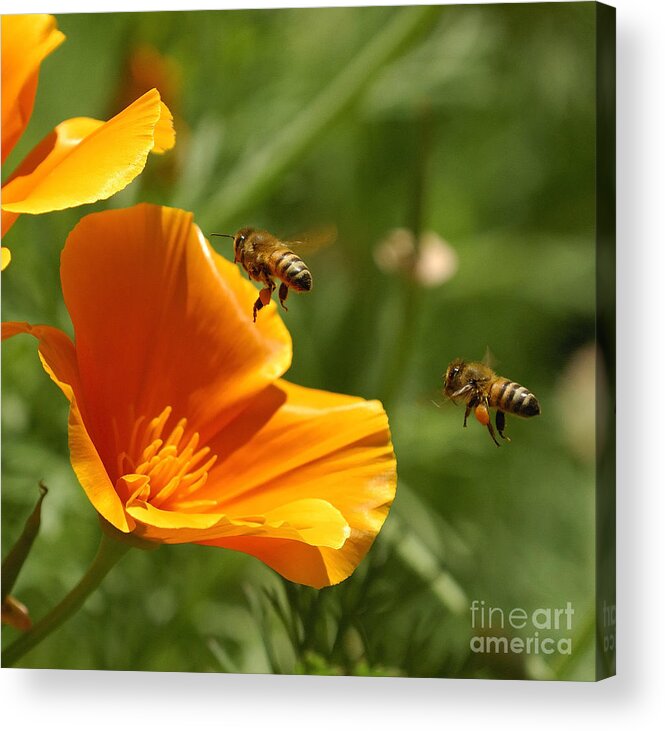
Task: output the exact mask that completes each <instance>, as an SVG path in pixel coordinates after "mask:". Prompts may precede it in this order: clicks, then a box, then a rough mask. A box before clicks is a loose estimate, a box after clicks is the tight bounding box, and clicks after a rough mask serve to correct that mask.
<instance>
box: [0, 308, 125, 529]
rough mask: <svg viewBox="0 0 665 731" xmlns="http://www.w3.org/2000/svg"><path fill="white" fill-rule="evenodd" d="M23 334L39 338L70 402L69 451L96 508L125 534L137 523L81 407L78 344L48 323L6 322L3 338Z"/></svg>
mask: <svg viewBox="0 0 665 731" xmlns="http://www.w3.org/2000/svg"><path fill="white" fill-rule="evenodd" d="M21 333H27V334H30V335H33V336H34V337H36V338H37V340H38V341H39V357H40V360H41V362H42V365H43V366H44V370H45V371H46V372H47V373H48V374H49V376H50V377H51V379H52V380H53V381H54V383H56V385H57V386H59V388H60V389H61V390H62V392H63V393H64V394H65V396H66V397H67V399H68V400H69V402H70V410H69V450H70V459H71V462H72V467H73V468H74V471H75V472H76V476H77V477H78V479H79V482H80V483H81V485H82V486H83V489H84V490H85V492H86V494H87V496H88V499H89V500H90V502H91V503H92V504H93V506H94V507H95V509H96V510H97V511H98V512H99V513H101V514H102V515H103V516H104V517H105V518H106V519H107V520H108V521H109V522H110V523H112V524H113V525H114V526H115V527H116V528H118V529H119V530H121V531H124V532H125V533H127V532H129V531H130V530H132V528H133V527H134V522H133V521H132V520H131V519H130V520H129V521H128V520H127V517H126V516H125V512H124V510H123V506H122V503H121V501H120V498H119V497H118V495H117V494H116V492H115V490H114V488H113V485H112V483H111V481H110V479H109V477H108V474H107V472H106V470H105V468H104V465H103V464H102V461H101V459H100V458H99V454H98V452H97V450H96V448H95V445H94V444H93V442H92V440H91V439H90V435H89V434H88V431H87V429H86V427H85V424H84V422H83V417H82V415H81V412H80V410H79V406H78V402H77V396H78V394H79V393H80V380H79V374H78V364H77V362H76V351H75V349H74V344H73V343H72V341H71V340H70V339H69V337H68V336H67V335H65V333H63V332H62V331H61V330H58V329H57V328H54V327H49V326H47V325H34V326H33V325H29V324H28V323H27V322H3V323H2V339H3V340H5V339H7V338H10V337H13V336H14V335H19V334H21Z"/></svg>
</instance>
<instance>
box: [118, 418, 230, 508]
mask: <svg viewBox="0 0 665 731" xmlns="http://www.w3.org/2000/svg"><path fill="white" fill-rule="evenodd" d="M171 412H172V409H171V407H170V406H167V407H166V408H165V409H164V410H163V411H162V412H161V413H160V414H159V416H157V417H155V418H154V419H151V420H150V421H149V422H147V423H146V420H145V418H144V417H141V418H139V419H137V420H136V422H135V424H134V429H133V430H132V435H131V438H130V446H129V450H128V451H124V452H122V453H121V454H120V455H119V457H118V466H119V467H120V468H121V470H122V473H124V474H125V475H126V474H128V473H131V474H134V475H143V476H145V477H147V478H148V483H147V486H148V487H149V491H148V497H147V502H149V503H150V504H151V505H153V506H154V507H161V506H163V505H164V504H165V503H166V502H167V501H168V500H169V499H170V498H172V497H173V498H174V499H175V500H176V501H181V500H182V499H183V498H189V496H191V495H193V493H195V492H196V491H197V490H198V489H199V488H201V487H203V485H204V484H205V482H206V480H207V479H208V471H209V470H210V468H211V467H212V466H213V464H214V463H215V462H216V461H217V455H212V456H208V455H209V454H210V448H209V447H202V448H201V449H197V447H198V444H199V434H198V433H197V432H194V433H193V434H191V435H189V437H188V439H187V440H186V441H185V434H186V432H187V419H185V418H183V419H180V420H179V421H178V423H177V424H176V425H175V427H174V428H173V429H172V430H171V432H170V434H168V436H166V438H165V437H164V435H163V433H164V429H165V427H166V424H167V422H168V420H169V417H170V416H171ZM206 457H207V459H205V458H206ZM204 460H205V461H204ZM143 494H146V493H145V492H144V493H143ZM188 502H189V503H190V505H191V506H192V507H194V505H200V507H204V504H205V503H206V501H204V500H203V501H199V500H188Z"/></svg>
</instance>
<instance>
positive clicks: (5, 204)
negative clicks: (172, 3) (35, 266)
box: [2, 15, 175, 269]
mask: <svg viewBox="0 0 665 731" xmlns="http://www.w3.org/2000/svg"><path fill="white" fill-rule="evenodd" d="M63 40H64V35H63V34H62V33H61V32H60V31H59V30H58V29H57V27H56V23H55V19H54V18H53V17H52V16H50V15H8V16H4V17H3V18H2V160H3V162H4V160H5V158H6V157H7V155H8V154H9V152H10V151H11V150H12V149H13V147H14V145H15V144H16V142H17V140H18V139H19V137H20V136H21V134H23V131H24V130H25V128H26V126H27V124H28V121H29V119H30V115H31V114H32V107H33V103H34V97H35V92H36V89H37V79H38V74H39V66H40V64H41V61H42V60H43V59H44V58H45V57H46V56H47V55H48V54H49V53H50V52H51V51H52V50H54V49H55V48H56V47H57V46H58V45H60V43H62V41H63ZM174 144H175V133H174V131H173V119H172V117H171V113H170V112H169V110H168V109H167V107H166V106H165V105H164V103H163V102H162V101H161V99H160V95H159V92H158V91H157V90H156V89H152V90H150V91H148V92H147V93H145V94H144V95H143V96H142V97H140V98H139V99H137V100H136V101H135V102H133V103H132V104H130V105H129V106H128V107H127V108H125V109H124V110H123V111H121V112H120V113H119V114H117V115H116V116H115V117H113V118H112V119H110V120H109V121H108V122H102V121H99V120H96V119H90V118H88V117H77V118H74V119H69V120H67V121H65V122H62V123H61V124H59V125H58V126H57V127H56V128H55V129H54V130H53V131H52V132H51V133H50V134H49V135H47V136H46V137H45V138H44V139H43V140H42V141H41V142H40V143H39V144H38V145H37V146H36V147H35V148H34V149H33V150H32V152H30V153H29V154H28V156H27V157H26V158H25V160H23V162H22V163H21V164H20V165H19V167H18V168H17V169H16V170H15V171H14V173H13V174H12V176H11V177H10V178H9V180H8V181H7V182H6V183H5V185H4V186H3V188H2V236H3V237H4V236H5V234H6V233H7V231H8V230H9V229H10V227H11V226H12V225H13V223H14V221H15V220H16V219H17V218H18V216H19V214H21V213H33V214H36V213H46V212H48V211H59V210H62V209H63V208H71V207H73V206H80V205H83V204H85V203H93V202H94V201H97V200H104V199H106V198H109V197H110V196H112V195H113V194H114V193H117V192H118V191H119V190H122V189H123V188H124V187H125V186H127V185H128V184H129V183H130V182H131V181H132V180H134V178H135V177H136V176H137V175H138V174H139V173H140V172H141V171H142V170H143V168H144V167H145V163H146V159H147V157H148V153H149V152H151V151H152V152H164V151H166V150H168V149H170V148H171V147H173V145H174ZM10 258H11V257H10V253H9V251H8V250H7V249H5V248H3V250H2V268H3V269H4V268H5V267H6V266H7V264H8V263H9V260H10Z"/></svg>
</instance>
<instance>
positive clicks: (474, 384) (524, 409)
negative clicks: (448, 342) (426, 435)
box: [443, 358, 540, 447]
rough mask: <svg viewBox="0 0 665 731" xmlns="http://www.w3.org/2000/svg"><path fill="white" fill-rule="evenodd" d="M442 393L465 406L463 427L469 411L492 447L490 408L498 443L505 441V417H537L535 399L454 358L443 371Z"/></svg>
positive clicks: (485, 367) (473, 364) (483, 366)
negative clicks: (508, 415) (444, 371)
mask: <svg viewBox="0 0 665 731" xmlns="http://www.w3.org/2000/svg"><path fill="white" fill-rule="evenodd" d="M443 378H444V386H443V391H444V394H445V395H446V396H448V398H450V399H452V400H453V401H454V400H456V399H462V400H463V401H464V402H465V403H466V410H465V412H464V426H466V420H467V418H468V417H469V414H470V413H471V410H472V409H475V416H476V418H477V419H478V421H479V422H480V423H481V424H483V425H484V426H486V427H487V429H488V431H489V433H490V436H491V437H492V439H493V440H494V443H495V444H496V446H497V447H498V446H500V445H499V442H498V441H497V439H496V434H495V432H494V427H493V426H492V422H491V420H490V412H489V410H490V408H492V409H496V429H497V431H498V432H499V436H500V437H501V438H502V439H507V440H508V441H510V439H509V438H508V437H506V436H505V434H504V433H503V432H504V429H505V428H506V414H507V413H508V414H515V416H522V417H530V416H538V414H540V404H539V403H538V399H537V398H536V397H535V396H534V395H533V394H532V393H531V392H530V391H529V390H528V389H526V388H524V386H520V384H519V383H515V381H511V380H510V379H509V378H504V377H503V376H497V375H496V373H494V371H493V370H492V369H491V368H490V367H489V366H488V365H486V364H485V363H480V362H477V361H464V360H462V359H461V358H456V359H455V360H454V361H453V362H452V363H451V364H450V365H449V366H448V368H447V369H446V373H445V375H444V377H443Z"/></svg>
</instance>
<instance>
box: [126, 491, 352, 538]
mask: <svg viewBox="0 0 665 731" xmlns="http://www.w3.org/2000/svg"><path fill="white" fill-rule="evenodd" d="M127 512H128V513H129V514H130V515H131V516H132V517H133V518H135V519H136V521H137V524H138V525H137V528H136V533H137V535H140V536H141V537H143V538H146V539H148V540H156V541H162V542H164V543H192V542H197V543H201V542H204V541H212V540H215V539H220V538H227V537H237V536H245V535H247V536H257V537H262V538H284V539H288V540H293V541H296V542H302V543H304V544H308V545H314V546H325V547H330V548H340V547H341V546H342V545H343V544H344V542H345V541H346V539H347V538H348V536H349V533H350V529H349V526H348V524H347V523H346V521H345V520H344V517H343V516H342V514H341V513H340V511H339V510H337V509H336V508H335V507H334V506H332V505H331V504H330V503H328V502H326V501H325V500H318V499H308V500H295V501H293V502H292V503H290V504H288V505H283V506H281V507H280V508H278V509H276V510H272V511H269V512H267V513H266V514H265V515H260V516H251V515H250V516H242V517H233V518H231V517H230V516H228V515H224V514H218V513H185V512H171V511H167V510H162V509H160V508H156V507H154V506H153V505H151V504H150V503H148V502H146V501H145V500H141V499H134V500H133V501H131V502H130V503H129V504H128V505H127Z"/></svg>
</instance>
